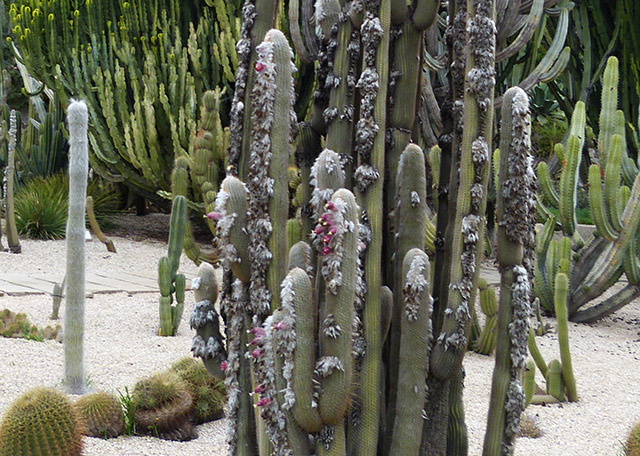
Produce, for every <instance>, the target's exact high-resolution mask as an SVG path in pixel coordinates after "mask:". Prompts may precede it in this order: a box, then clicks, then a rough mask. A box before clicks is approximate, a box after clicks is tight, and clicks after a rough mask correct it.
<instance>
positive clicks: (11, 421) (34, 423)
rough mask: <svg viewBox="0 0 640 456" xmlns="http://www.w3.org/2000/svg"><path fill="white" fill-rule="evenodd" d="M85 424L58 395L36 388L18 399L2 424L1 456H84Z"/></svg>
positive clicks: (64, 399)
mask: <svg viewBox="0 0 640 456" xmlns="http://www.w3.org/2000/svg"><path fill="white" fill-rule="evenodd" d="M82 432H83V429H82V423H81V420H80V419H79V417H78V416H77V415H76V412H75V411H74V409H73V406H72V405H71V402H70V401H69V399H68V398H67V397H66V396H65V395H64V394H62V393H61V392H59V391H56V390H54V389H49V388H36V389H32V390H30V391H27V392H26V393H25V394H23V395H22V396H20V397H19V398H18V399H16V400H15V401H14V402H13V403H12V404H11V405H10V406H9V408H8V409H7V411H6V412H5V415H4V417H3V418H2V422H1V423H0V455H2V456H17V455H20V456H36V455H39V456H40V455H41V456H58V455H68V456H77V455H80V454H82Z"/></svg>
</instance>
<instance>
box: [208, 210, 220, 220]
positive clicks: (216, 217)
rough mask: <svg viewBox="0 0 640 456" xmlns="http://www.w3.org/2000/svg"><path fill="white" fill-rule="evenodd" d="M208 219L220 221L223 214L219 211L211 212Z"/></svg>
mask: <svg viewBox="0 0 640 456" xmlns="http://www.w3.org/2000/svg"><path fill="white" fill-rule="evenodd" d="M207 218H208V219H209V220H220V219H221V218H222V214H221V213H220V212H218V211H213V212H209V213H208V214H207Z"/></svg>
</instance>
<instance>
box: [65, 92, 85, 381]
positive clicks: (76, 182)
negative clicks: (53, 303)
mask: <svg viewBox="0 0 640 456" xmlns="http://www.w3.org/2000/svg"><path fill="white" fill-rule="evenodd" d="M67 119H68V123H69V216H68V218H67V275H66V277H67V295H66V307H65V316H64V368H65V378H64V382H65V386H66V388H67V391H69V392H70V393H72V394H83V393H84V392H85V391H86V377H85V372H84V360H83V348H84V300H85V275H84V274H85V248H84V243H85V219H84V214H85V204H86V198H87V174H88V171H89V156H88V142H89V140H88V136H87V129H88V124H89V112H88V109H87V105H86V104H85V102H84V101H72V102H71V104H70V105H69V107H68V108H67Z"/></svg>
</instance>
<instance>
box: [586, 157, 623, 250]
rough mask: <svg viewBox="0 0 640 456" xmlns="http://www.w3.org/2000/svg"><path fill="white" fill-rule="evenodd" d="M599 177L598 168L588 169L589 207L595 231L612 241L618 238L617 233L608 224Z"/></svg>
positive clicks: (596, 166)
mask: <svg viewBox="0 0 640 456" xmlns="http://www.w3.org/2000/svg"><path fill="white" fill-rule="evenodd" d="M600 176H601V174H600V167H599V166H598V165H591V166H590V167H589V205H590V207H591V214H592V216H593V222H594V223H595V225H596V230H598V233H599V234H600V235H601V236H603V237H604V238H605V239H607V240H609V241H613V240H615V238H616V237H617V236H618V233H617V232H616V231H615V230H614V229H613V227H612V226H611V224H610V223H609V217H608V216H607V212H606V207H605V202H604V196H603V193H602V181H601V180H600V179H601V178H600Z"/></svg>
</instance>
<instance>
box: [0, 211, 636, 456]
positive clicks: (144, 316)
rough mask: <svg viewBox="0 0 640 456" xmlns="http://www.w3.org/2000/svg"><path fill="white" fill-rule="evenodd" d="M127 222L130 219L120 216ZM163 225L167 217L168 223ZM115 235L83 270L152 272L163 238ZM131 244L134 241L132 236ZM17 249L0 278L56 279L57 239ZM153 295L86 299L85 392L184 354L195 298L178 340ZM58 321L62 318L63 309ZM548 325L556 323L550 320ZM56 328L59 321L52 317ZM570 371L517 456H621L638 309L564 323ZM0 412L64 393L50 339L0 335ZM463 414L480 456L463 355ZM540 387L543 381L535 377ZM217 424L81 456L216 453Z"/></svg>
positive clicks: (89, 444) (3, 260)
mask: <svg viewBox="0 0 640 456" xmlns="http://www.w3.org/2000/svg"><path fill="white" fill-rule="evenodd" d="M128 217H129V216H128ZM159 220H161V223H159V225H160V226H159V227H156V228H155V229H154V230H152V231H153V232H156V233H158V232H160V233H162V232H164V230H165V227H164V218H162V217H159V216H157V215H153V216H146V217H143V218H137V219H136V220H135V221H136V223H139V224H140V225H141V226H146V227H150V226H152V225H153V223H157V222H158V221H159ZM167 222H168V219H167ZM118 233H119V234H126V235H127V236H128V238H124V237H120V236H118V237H113V241H114V243H115V245H116V248H117V250H118V253H116V254H113V253H108V252H107V251H106V249H105V247H104V245H102V244H100V243H99V242H98V241H95V240H94V241H92V242H89V243H87V271H88V272H90V271H99V270H104V269H105V268H108V269H110V270H113V269H118V270H121V271H125V272H126V271H136V270H137V271H150V270H155V269H156V267H157V261H158V259H159V258H160V257H161V256H162V255H165V254H166V248H167V247H166V244H165V243H164V242H161V241H157V240H153V239H158V238H160V239H162V234H160V235H158V236H152V235H151V234H149V233H146V234H143V235H140V234H139V231H136V229H134V228H132V227H129V229H128V231H127V229H121V230H120V231H118ZM132 239H137V240H132ZM22 246H23V253H22V254H20V255H13V254H9V253H0V276H1V275H2V274H3V273H5V272H13V273H15V272H21V273H24V274H35V273H38V274H41V273H42V272H43V271H48V272H49V273H50V274H52V276H54V277H55V278H56V280H61V278H62V275H63V274H64V268H65V243H64V241H28V240H22ZM181 269H182V270H183V271H184V272H185V273H187V274H189V275H193V274H195V271H196V268H195V266H194V265H193V264H192V263H191V262H190V261H189V260H188V259H186V258H185V257H184V256H183V258H182V262H181ZM158 298H159V293H153V292H151V293H135V294H127V293H114V294H95V295H94V296H93V297H92V298H89V299H87V301H86V317H85V322H86V323H85V335H86V343H85V367H86V372H87V375H88V378H89V386H90V388H91V389H92V390H106V391H112V392H117V391H118V390H120V391H122V392H124V390H125V387H126V388H128V389H129V391H131V390H132V388H133V385H134V384H135V383H136V381H137V380H139V379H141V378H142V377H145V376H147V375H150V374H152V373H155V372H158V371H160V370H163V369H166V368H168V367H169V366H170V365H171V364H172V363H173V362H175V361H176V360H178V359H180V358H182V357H184V356H187V355H189V353H190V352H189V349H190V346H191V338H192V337H193V332H192V331H191V330H190V329H189V325H188V316H189V314H190V312H191V309H192V308H193V304H194V302H193V297H192V295H191V293H188V294H187V302H186V304H185V312H184V316H183V320H182V324H181V325H180V328H179V331H178V335H177V336H176V337H159V336H157V335H156V330H157V326H158ZM2 308H9V309H11V310H13V311H16V312H25V313H27V315H28V316H29V319H30V320H31V321H32V322H33V323H35V324H37V325H38V326H46V325H49V324H52V321H51V320H49V319H48V317H49V315H50V313H51V297H50V296H49V295H29V296H2V297H0V309H2ZM60 315H61V316H62V315H64V304H63V308H61V311H60ZM550 322H551V324H554V323H555V322H554V320H551V321H550ZM60 323H62V321H60ZM569 330H570V342H571V348H572V356H573V367H574V372H575V376H576V379H577V384H578V393H579V395H580V401H579V402H577V403H573V404H570V403H563V404H556V405H548V406H530V407H529V408H528V409H527V413H529V414H530V415H532V416H534V417H535V420H536V422H537V424H538V426H539V427H540V429H541V430H542V433H543V435H542V437H540V438H537V439H530V438H521V439H519V440H518V442H517V444H516V452H515V454H516V455H532V454H536V455H549V456H551V455H553V456H555V455H559V454H562V455H566V456H571V455H576V456H577V455H585V454H593V455H614V456H615V455H619V454H621V448H622V442H623V441H624V440H625V439H626V435H627V432H628V430H629V428H630V426H631V425H632V424H633V423H635V422H637V421H639V420H640V375H638V373H639V372H640V369H639V366H640V303H638V302H634V303H632V304H631V305H629V306H627V307H625V308H624V309H622V310H621V311H619V312H618V313H617V314H616V315H614V316H613V317H610V318H607V319H605V320H603V321H602V322H600V323H598V324H596V325H574V324H571V323H570V324H569ZM538 345H539V346H540V349H541V351H542V353H543V355H544V357H545V359H546V361H550V360H551V359H553V358H556V357H557V358H559V353H558V344H557V338H556V335H555V333H554V332H553V331H551V332H550V333H548V334H547V335H545V336H544V337H541V338H538ZM0 353H2V363H1V366H2V367H1V368H0V414H2V413H3V412H4V411H5V410H6V408H7V407H8V406H9V404H10V403H11V402H12V401H13V400H15V399H16V398H17V397H18V396H19V395H21V394H22V393H24V392H25V391H27V390H28V389H30V388H32V387H35V386H53V387H57V388H61V389H62V383H61V380H62V377H63V347H62V345H61V344H59V343H58V342H55V341H45V342H34V341H27V340H23V339H5V338H0ZM465 367H466V374H467V376H466V381H465V385H466V388H465V392H464V399H465V409H466V422H467V425H468V428H469V441H470V448H469V454H470V455H478V454H481V451H482V450H481V448H482V441H483V438H484V429H485V425H486V413H487V408H488V402H489V394H490V384H491V375H492V371H493V359H492V358H490V357H486V356H481V355H477V354H475V353H469V354H468V355H467V357H466V359H465ZM538 378H539V383H540V384H542V383H543V382H542V380H541V376H540V374H539V373H538ZM224 428H225V420H224V419H223V420H219V421H216V422H212V423H208V424H204V425H201V426H198V432H199V437H198V439H196V440H193V441H190V442H184V443H178V442H168V441H163V440H159V439H155V438H152V437H119V438H117V439H112V440H100V439H94V438H85V454H86V455H88V456H94V455H95V456H97V455H107V454H126V455H127V456H134V455H170V454H180V455H181V456H191V455H193V456H196V455H205V454H206V455H223V454H226V445H225V443H224V431H225V429H224Z"/></svg>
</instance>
